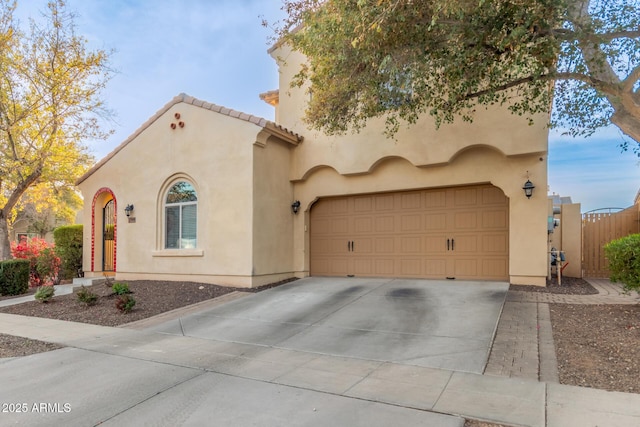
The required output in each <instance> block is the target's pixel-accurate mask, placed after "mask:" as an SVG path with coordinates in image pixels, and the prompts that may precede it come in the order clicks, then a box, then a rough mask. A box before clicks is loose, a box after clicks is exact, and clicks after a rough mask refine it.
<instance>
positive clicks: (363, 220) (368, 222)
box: [353, 216, 374, 234]
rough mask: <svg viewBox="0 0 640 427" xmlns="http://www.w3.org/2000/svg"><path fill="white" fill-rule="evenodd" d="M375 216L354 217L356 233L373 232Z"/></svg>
mask: <svg viewBox="0 0 640 427" xmlns="http://www.w3.org/2000/svg"><path fill="white" fill-rule="evenodd" d="M373 221H374V219H373V217H370V216H368V217H357V218H354V219H353V227H354V231H355V232H356V233H360V234H362V233H372V232H373Z"/></svg>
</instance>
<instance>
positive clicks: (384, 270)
mask: <svg viewBox="0 0 640 427" xmlns="http://www.w3.org/2000/svg"><path fill="white" fill-rule="evenodd" d="M394 264H395V260H393V259H389V258H386V259H380V258H377V259H376V260H375V264H374V265H375V267H374V268H375V270H374V271H375V275H376V276H393V275H394V274H395V271H396V268H395V266H394Z"/></svg>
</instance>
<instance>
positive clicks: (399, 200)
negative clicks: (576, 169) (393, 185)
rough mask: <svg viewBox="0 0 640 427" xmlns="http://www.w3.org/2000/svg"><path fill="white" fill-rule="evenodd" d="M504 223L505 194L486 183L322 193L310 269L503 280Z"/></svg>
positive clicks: (315, 209)
mask: <svg viewBox="0 0 640 427" xmlns="http://www.w3.org/2000/svg"><path fill="white" fill-rule="evenodd" d="M508 221H509V209H508V199H507V198H506V197H505V195H504V194H503V192H502V191H501V190H500V189H498V188H496V187H493V186H490V185H479V186H470V187H457V188H442V189H440V188H439V189H430V190H417V191H407V192H397V193H386V194H373V195H362V196H346V197H338V198H335V199H322V200H320V201H318V202H317V203H316V205H314V207H313V208H312V210H311V218H310V239H311V241H310V264H311V265H310V269H311V274H312V275H316V274H318V275H319V274H323V275H352V274H355V275H361V276H390V277H430V278H445V277H455V278H458V279H492V280H495V279H499V280H506V279H508V267H509V259H508V255H509V247H508V244H509V243H508V242H509V224H508ZM349 242H352V244H351V243H349ZM447 242H449V245H447Z"/></svg>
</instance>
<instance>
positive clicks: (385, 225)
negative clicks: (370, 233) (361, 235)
mask: <svg viewBox="0 0 640 427" xmlns="http://www.w3.org/2000/svg"><path fill="white" fill-rule="evenodd" d="M375 223H376V232H378V233H393V232H394V231H395V217H393V216H391V215H385V216H380V217H376V219H375Z"/></svg>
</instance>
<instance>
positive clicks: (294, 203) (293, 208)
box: [291, 200, 300, 214]
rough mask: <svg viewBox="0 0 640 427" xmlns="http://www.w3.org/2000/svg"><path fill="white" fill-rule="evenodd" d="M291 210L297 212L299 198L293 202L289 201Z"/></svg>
mask: <svg viewBox="0 0 640 427" xmlns="http://www.w3.org/2000/svg"><path fill="white" fill-rule="evenodd" d="M291 210H292V211H293V213H294V214H297V213H298V211H299V210H300V200H296V201H295V202H293V203H291Z"/></svg>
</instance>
